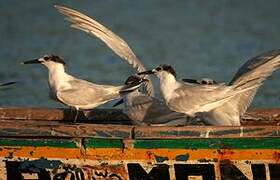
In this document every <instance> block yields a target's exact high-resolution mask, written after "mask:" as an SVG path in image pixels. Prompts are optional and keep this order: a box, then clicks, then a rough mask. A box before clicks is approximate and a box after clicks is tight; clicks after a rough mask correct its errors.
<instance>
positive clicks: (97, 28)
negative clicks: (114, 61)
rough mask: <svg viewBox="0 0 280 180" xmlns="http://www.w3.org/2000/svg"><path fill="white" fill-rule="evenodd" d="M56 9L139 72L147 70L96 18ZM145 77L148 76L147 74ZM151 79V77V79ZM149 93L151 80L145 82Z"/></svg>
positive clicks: (74, 25) (57, 7)
mask: <svg viewBox="0 0 280 180" xmlns="http://www.w3.org/2000/svg"><path fill="white" fill-rule="evenodd" d="M55 8H56V9H58V11H59V12H60V13H62V14H63V15H65V16H66V17H67V18H66V20H68V21H70V22H71V23H72V25H71V27H73V28H76V29H79V30H82V31H84V32H86V33H88V34H90V35H93V36H95V37H97V38H99V39H100V40H102V41H103V42H104V43H105V44H106V45H107V46H108V47H109V48H111V50H112V51H114V52H115V53H116V54H117V55H118V56H120V57H121V58H122V59H123V60H125V61H126V62H127V63H128V64H130V65H131V66H132V67H133V68H134V69H135V70H136V71H137V72H142V71H146V68H145V67H144V66H143V64H142V63H141V61H140V60H139V59H138V58H137V56H136V55H135V54H134V52H133V51H132V50H131V48H130V47H129V45H128V44H127V43H126V42H125V41H124V40H123V39H122V38H120V37H119V36H118V35H116V34H115V33H113V32H112V31H111V30H109V29H108V28H106V27H105V26H103V25H102V24H100V23H99V22H97V21H95V20H94V19H92V18H90V17H88V16H86V15H84V14H82V13H80V12H78V11H75V10H73V9H70V8H67V7H64V6H58V5H56V6H55ZM145 78H148V79H149V77H147V76H145ZM149 80H150V79H149ZM144 84H145V89H146V91H147V94H148V95H151V96H153V95H154V90H153V85H152V83H151V81H149V82H147V83H144Z"/></svg>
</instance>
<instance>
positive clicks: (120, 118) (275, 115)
mask: <svg viewBox="0 0 280 180" xmlns="http://www.w3.org/2000/svg"><path fill="white" fill-rule="evenodd" d="M0 119H9V120H48V121H52V120H55V121H72V119H73V113H72V115H71V112H70V110H69V109H54V108H25V107H6V108H5V107H2V108H0ZM78 122H85V123H96V124H123V125H131V124H133V123H132V122H131V120H130V119H129V118H128V117H127V116H126V115H125V114H124V113H122V111H121V109H94V110H90V111H84V113H82V112H81V113H79V117H78ZM279 122H280V108H260V109H250V110H249V111H248V112H247V113H246V115H245V116H244V118H243V120H242V122H241V123H242V125H277V124H278V123H279Z"/></svg>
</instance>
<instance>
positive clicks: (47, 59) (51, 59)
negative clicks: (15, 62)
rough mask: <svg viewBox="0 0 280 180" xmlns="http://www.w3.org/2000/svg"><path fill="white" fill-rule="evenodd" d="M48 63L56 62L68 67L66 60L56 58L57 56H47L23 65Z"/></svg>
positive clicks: (25, 62)
mask: <svg viewBox="0 0 280 180" xmlns="http://www.w3.org/2000/svg"><path fill="white" fill-rule="evenodd" d="M47 62H55V63H60V64H63V65H66V63H65V62H64V60H63V59H62V58H61V57H59V56H56V55H45V56H43V57H41V58H38V59H32V60H29V61H24V62H22V64H44V63H47Z"/></svg>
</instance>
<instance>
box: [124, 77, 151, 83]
mask: <svg viewBox="0 0 280 180" xmlns="http://www.w3.org/2000/svg"><path fill="white" fill-rule="evenodd" d="M145 81H146V82H147V81H149V80H148V79H145V78H141V77H139V76H129V77H128V78H127V79H126V80H125V82H124V84H125V85H133V84H138V83H142V82H145Z"/></svg>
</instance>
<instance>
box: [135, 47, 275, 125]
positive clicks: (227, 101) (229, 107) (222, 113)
mask: <svg viewBox="0 0 280 180" xmlns="http://www.w3.org/2000/svg"><path fill="white" fill-rule="evenodd" d="M279 66H280V50H272V51H268V52H265V53H262V54H260V55H259V56H257V57H254V58H252V59H250V60H248V61H247V62H246V63H245V64H244V65H243V66H241V68H240V69H239V70H238V71H237V73H236V74H235V76H234V77H233V79H232V80H231V81H230V83H228V84H226V83H214V84H199V83H198V84H197V83H189V82H182V81H177V80H176V72H175V70H174V69H173V68H172V67H171V66H170V65H160V66H158V67H157V68H155V69H153V70H148V71H144V72H140V73H138V74H139V75H141V74H155V75H156V76H157V77H158V78H159V80H160V89H161V92H162V94H163V97H164V100H165V102H166V104H167V106H168V107H169V108H170V109H172V110H173V111H176V112H181V113H184V114H186V115H188V116H192V117H194V116H199V117H202V118H203V119H204V120H205V121H206V122H207V123H208V124H210V125H236V126H239V125H240V117H241V116H242V115H243V114H244V113H245V112H246V110H247V109H248V107H249V106H250V104H251V102H252V100H253V98H254V96H255V94H256V92H257V90H258V89H259V87H260V86H261V85H262V84H263V82H264V80H265V79H266V78H267V77H268V76H270V75H271V74H272V73H273V71H275V70H276V69H278V68H279Z"/></svg>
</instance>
